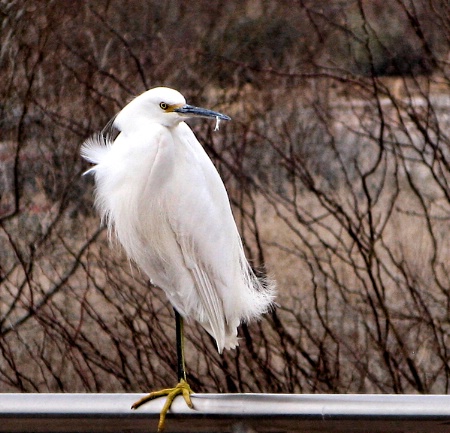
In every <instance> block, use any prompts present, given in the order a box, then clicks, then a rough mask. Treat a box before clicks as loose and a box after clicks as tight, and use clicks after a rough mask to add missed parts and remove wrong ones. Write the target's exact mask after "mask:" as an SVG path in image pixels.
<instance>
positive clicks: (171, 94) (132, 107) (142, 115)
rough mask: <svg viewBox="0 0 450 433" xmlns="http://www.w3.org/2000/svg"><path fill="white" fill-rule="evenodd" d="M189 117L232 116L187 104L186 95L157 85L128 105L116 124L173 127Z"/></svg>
mask: <svg viewBox="0 0 450 433" xmlns="http://www.w3.org/2000/svg"><path fill="white" fill-rule="evenodd" d="M189 117H208V118H215V119H220V120H230V117H228V116H226V115H225V114H222V113H218V112H216V111H212V110H207V109H206V108H200V107H194V106H192V105H188V104H186V99H185V98H184V96H183V95H182V94H181V93H180V92H178V91H176V90H174V89H169V88H168V87H155V88H154V89H150V90H147V91H146V92H144V93H142V94H141V95H139V96H137V97H136V98H134V99H133V100H132V101H131V102H130V103H129V104H128V105H126V106H125V107H124V108H123V109H122V111H120V112H119V113H118V114H117V116H116V119H115V121H114V126H115V127H116V128H117V129H119V130H120V131H125V130H126V129H128V128H134V127H136V126H137V125H138V124H141V123H142V122H145V123H149V122H156V123H159V124H161V125H164V126H168V127H173V126H175V125H177V124H178V123H179V122H181V121H183V120H185V119H186V118H189Z"/></svg>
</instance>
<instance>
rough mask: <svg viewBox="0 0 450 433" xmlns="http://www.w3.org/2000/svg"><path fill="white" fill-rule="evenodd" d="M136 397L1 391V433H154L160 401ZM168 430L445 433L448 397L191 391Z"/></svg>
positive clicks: (449, 420)
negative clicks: (142, 401)
mask: <svg viewBox="0 0 450 433" xmlns="http://www.w3.org/2000/svg"><path fill="white" fill-rule="evenodd" d="M141 396H142V394H15V393H11V394H0V432H19V431H20V432H22V433H25V432H32V431H33V432H55V433H56V432H60V433H63V432H71V433H74V432H80V433H81V432H113V431H121V432H123V431H133V432H141V431H142V432H144V431H145V432H155V431H156V425H157V420H158V417H159V412H160V410H161V408H162V406H163V404H164V398H161V399H157V400H154V401H151V402H149V403H147V404H146V405H144V406H142V407H140V408H139V409H137V410H132V409H131V404H132V403H133V402H134V401H136V400H138V399H139V398H140V397H141ZM192 401H193V403H194V410H191V409H189V408H188V407H187V406H186V404H185V402H184V400H183V399H182V398H180V397H177V398H176V399H175V401H174V403H173V405H172V407H171V410H170V413H169V415H168V417H167V422H166V432H167V433H169V432H171V431H173V432H181V431H183V432H228V431H235V432H241V431H254V430H256V431H258V432H282V431H286V432H291V431H292V432H294V431H314V432H321V431H322V432H331V431H333V432H340V431H342V432H344V431H349V430H351V431H352V432H359V431H361V432H363V431H364V432H366V433H367V432H385V431H390V432H391V431H392V432H401V431H408V432H419V431H420V432H422V433H424V432H433V433H434V432H439V433H440V432H442V433H444V432H449V433H450V395H427V396H423V395H391V394H389V395H387V394H376V395H374V394H347V395H343V394H333V395H329V394H313V395H310V394H302V395H299V394H296V395H292V394H194V395H193V396H192Z"/></svg>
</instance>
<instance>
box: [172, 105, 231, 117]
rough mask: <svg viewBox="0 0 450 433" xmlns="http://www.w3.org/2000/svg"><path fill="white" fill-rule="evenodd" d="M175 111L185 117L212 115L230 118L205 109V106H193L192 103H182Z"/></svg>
mask: <svg viewBox="0 0 450 433" xmlns="http://www.w3.org/2000/svg"><path fill="white" fill-rule="evenodd" d="M173 111H175V112H176V113H180V114H182V115H183V116H186V117H213V118H216V119H217V118H219V119H220V120H231V117H229V116H227V115H225V114H222V113H218V112H217V111H212V110H207V109H206V108H200V107H194V106H193V105H187V104H186V105H183V106H182V107H180V108H176V109H175V110H173Z"/></svg>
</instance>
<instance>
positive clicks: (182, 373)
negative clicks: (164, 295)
mask: <svg viewBox="0 0 450 433" xmlns="http://www.w3.org/2000/svg"><path fill="white" fill-rule="evenodd" d="M174 311H175V324H176V335H177V367H178V381H181V380H184V381H186V369H185V366H184V331H183V318H182V317H181V315H180V313H178V311H177V310H175V308H174Z"/></svg>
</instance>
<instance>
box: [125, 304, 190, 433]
mask: <svg viewBox="0 0 450 433" xmlns="http://www.w3.org/2000/svg"><path fill="white" fill-rule="evenodd" d="M174 311H175V323H176V336H177V369H178V384H177V386H176V387H175V388H168V389H162V390H161V391H154V392H151V393H150V394H148V395H146V396H144V397H142V398H141V399H140V400H138V401H137V402H136V403H134V404H133V406H131V408H132V409H137V408H138V407H139V406H141V405H143V404H144V403H147V402H148V401H150V400H153V399H155V398H158V397H162V396H164V395H166V396H167V399H166V402H165V403H164V406H163V408H162V410H161V413H160V415H159V423H158V432H162V431H163V430H164V424H165V421H166V415H167V412H168V411H169V409H170V406H171V405H172V402H173V400H174V399H175V397H176V396H177V395H180V394H181V395H182V396H183V398H184V401H185V402H186V404H187V405H188V406H189V407H190V408H191V409H192V408H193V407H194V405H193V404H192V400H191V394H192V390H191V387H190V386H189V384H188V383H187V382H186V370H185V365H184V332H183V318H182V317H181V315H180V314H179V313H178V311H177V310H175V309H174Z"/></svg>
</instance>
